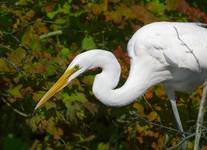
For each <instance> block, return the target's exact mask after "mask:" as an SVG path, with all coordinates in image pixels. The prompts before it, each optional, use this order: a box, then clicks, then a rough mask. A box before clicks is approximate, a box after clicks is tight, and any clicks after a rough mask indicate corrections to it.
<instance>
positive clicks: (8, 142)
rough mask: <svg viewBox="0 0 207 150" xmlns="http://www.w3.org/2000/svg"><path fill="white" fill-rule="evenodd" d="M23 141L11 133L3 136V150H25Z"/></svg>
mask: <svg viewBox="0 0 207 150" xmlns="http://www.w3.org/2000/svg"><path fill="white" fill-rule="evenodd" d="M25 148H26V147H25V143H24V142H23V141H22V140H21V139H20V138H17V137H14V135H13V134H9V135H8V136H7V137H5V138H4V150H12V149H15V150H25Z"/></svg>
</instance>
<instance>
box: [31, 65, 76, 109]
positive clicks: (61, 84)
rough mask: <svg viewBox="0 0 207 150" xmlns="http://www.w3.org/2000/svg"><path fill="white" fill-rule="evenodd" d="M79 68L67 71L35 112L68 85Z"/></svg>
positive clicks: (40, 102)
mask: <svg viewBox="0 0 207 150" xmlns="http://www.w3.org/2000/svg"><path fill="white" fill-rule="evenodd" d="M78 69H79V67H78V66H74V67H72V68H70V69H67V70H66V71H65V72H64V74H63V75H62V76H61V77H60V78H59V79H58V81H57V82H56V83H55V84H54V85H53V86H52V87H51V88H50V89H49V91H47V93H46V94H45V95H44V96H43V97H42V98H41V100H40V101H39V102H38V103H37V105H36V107H35V110H36V109H37V108H39V107H40V106H42V105H43V104H44V103H45V102H46V101H47V100H49V99H50V98H51V97H52V96H53V95H55V94H56V93H57V92H59V91H60V90H61V89H63V88H64V87H65V86H66V85H67V80H68V78H69V77H70V76H71V75H72V74H73V73H74V72H76V71H77V70H78Z"/></svg>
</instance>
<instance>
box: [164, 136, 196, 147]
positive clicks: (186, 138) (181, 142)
mask: <svg viewBox="0 0 207 150" xmlns="http://www.w3.org/2000/svg"><path fill="white" fill-rule="evenodd" d="M194 136H195V133H193V134H191V135H189V136H187V137H185V138H184V139H183V140H182V141H180V142H179V143H178V144H177V145H175V146H173V147H170V148H167V149H166V150H173V149H176V148H178V147H179V146H180V145H182V144H183V143H184V142H185V141H186V140H188V139H189V138H192V137H194Z"/></svg>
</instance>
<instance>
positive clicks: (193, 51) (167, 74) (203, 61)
mask: <svg viewBox="0 0 207 150" xmlns="http://www.w3.org/2000/svg"><path fill="white" fill-rule="evenodd" d="M203 26H205V24H200V23H177V22H156V23H151V24H149V25H146V26H144V27H142V28H141V29H139V30H138V31H137V32H136V33H135V34H134V35H133V36H132V38H131V39H130V41H129V42H128V47H127V49H128V55H129V57H130V63H131V66H130V72H129V77H128V79H127V81H126V82H125V84H124V85H123V86H122V87H120V88H116V87H117V85H118V83H119V78H120V73H121V67H120V64H119V63H118V61H117V59H116V58H115V56H114V55H113V54H112V53H111V52H109V51H105V50H101V49H94V50H89V51H86V52H84V53H81V54H79V55H77V56H76V57H75V58H74V60H73V61H72V63H71V64H70V65H69V66H68V68H67V69H66V71H65V73H64V74H63V75H62V76H61V77H60V79H59V80H58V81H57V82H56V83H55V84H54V85H53V86H52V87H51V89H50V90H49V91H48V92H47V93H46V94H45V95H44V96H43V97H42V99H41V100H40V101H39V103H38V104H37V105H36V107H35V109H37V108H38V107H40V106H41V105H42V104H43V103H45V102H46V101H47V100H48V99H49V98H50V97H52V96H53V95H54V94H55V93H57V92H58V91H60V90H61V89H62V88H64V87H65V86H66V85H68V84H69V83H70V82H71V81H72V80H73V79H75V78H76V77H78V76H79V75H80V74H82V73H83V72H85V71H87V70H89V69H93V68H96V67H101V68H102V72H101V73H99V74H98V75H96V76H95V79H94V83H93V89H92V90H93V93H94V95H95V96H96V97H97V99H99V100H100V101H101V102H102V103H104V104H105V105H108V106H125V105H128V104H130V103H132V102H133V101H135V100H136V99H137V97H139V96H141V95H143V94H144V93H145V91H146V90H147V89H148V88H149V87H151V86H153V85H155V84H157V83H160V82H162V83H164V85H165V87H166V91H167V95H168V97H169V100H170V102H171V105H172V109H173V113H174V115H175V119H176V122H177V125H178V127H179V129H180V130H181V131H182V132H183V127H182V124H181V120H180V117H179V113H178V110H177V106H176V98H175V94H174V93H175V91H182V92H191V91H192V90H193V89H194V88H195V87H197V86H198V85H200V84H202V83H203V82H204V81H205V79H206V78H207V30H206V29H205V28H204V27H203Z"/></svg>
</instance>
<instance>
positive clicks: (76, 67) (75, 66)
mask: <svg viewBox="0 0 207 150" xmlns="http://www.w3.org/2000/svg"><path fill="white" fill-rule="evenodd" d="M93 53H95V51H94V52H92V53H91V51H88V52H84V53H81V54H79V55H77V56H76V57H75V58H74V59H73V61H72V62H71V64H70V65H69V66H68V68H67V69H66V70H65V72H64V73H63V75H62V76H61V77H60V78H59V79H58V81H57V82H56V83H55V84H54V85H53V86H52V87H51V88H50V89H49V90H48V91H47V93H46V94H45V95H44V96H43V97H42V98H41V100H40V101H39V102H38V104H37V105H36V107H35V109H37V108H39V107H40V106H42V105H43V104H44V103H45V102H46V101H47V100H49V99H50V98H51V97H52V96H53V95H55V94H56V93H57V92H59V91H60V90H61V89H63V88H64V87H65V86H67V85H68V84H69V83H70V82H71V81H72V80H73V79H75V78H76V77H78V76H79V75H80V74H82V73H83V72H84V71H86V70H88V69H92V68H93V65H92V63H93V62H92V59H91V57H89V55H90V56H91V54H93Z"/></svg>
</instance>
